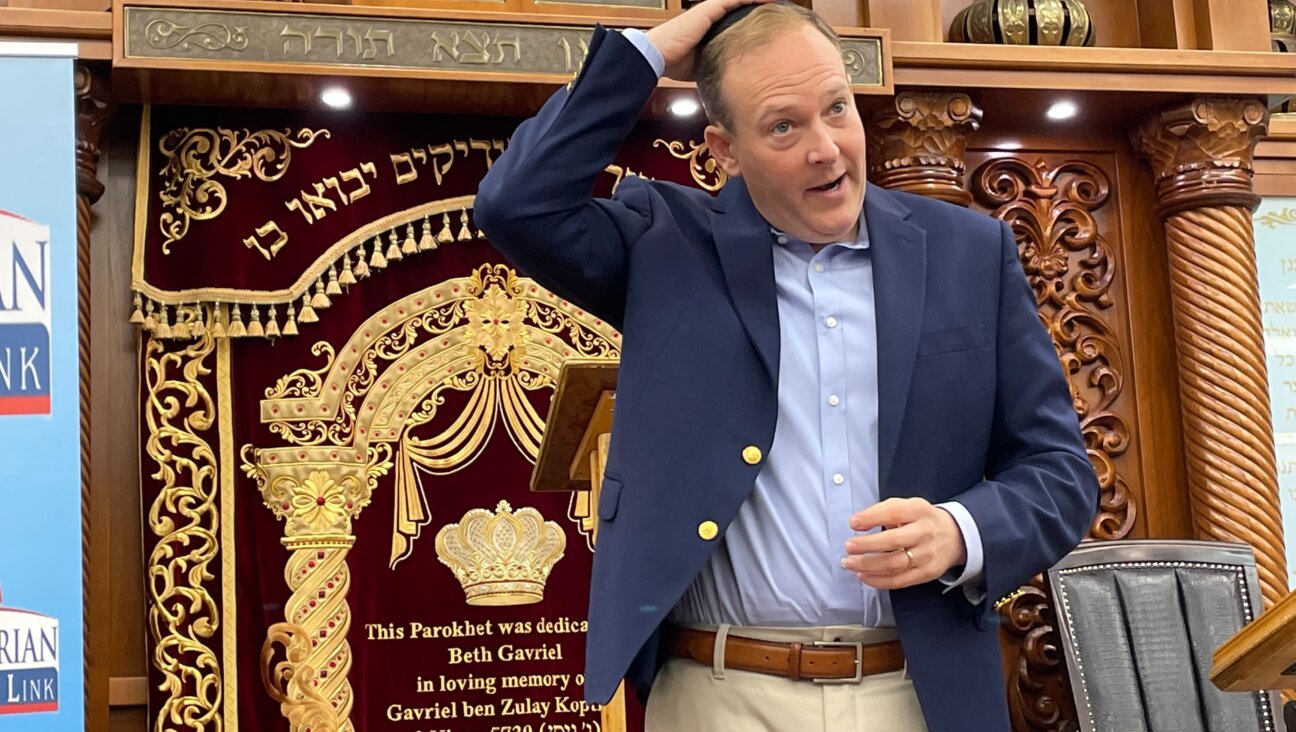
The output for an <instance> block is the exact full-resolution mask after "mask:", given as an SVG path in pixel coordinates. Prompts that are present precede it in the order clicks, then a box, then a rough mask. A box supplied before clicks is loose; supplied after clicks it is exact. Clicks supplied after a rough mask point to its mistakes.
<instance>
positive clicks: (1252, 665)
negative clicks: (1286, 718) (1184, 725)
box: [1211, 592, 1296, 714]
mask: <svg viewBox="0 0 1296 732" xmlns="http://www.w3.org/2000/svg"><path fill="white" fill-rule="evenodd" d="M1213 665H1214V668H1212V669H1211V681H1212V682H1214V684H1215V685H1216V686H1218V687H1219V688H1220V689H1223V690H1224V691H1267V690H1278V689H1281V690H1287V691H1292V690H1296V592H1293V593H1291V594H1289V595H1287V597H1285V598H1283V600H1282V601H1281V602H1279V603H1278V604H1277V605H1274V606H1273V607H1271V608H1269V609H1268V610H1267V611H1265V613H1264V614H1263V615H1261V616H1260V617H1258V618H1256V619H1255V620H1254V621H1252V622H1251V623H1250V624H1249V625H1247V626H1246V627H1244V628H1242V630H1239V631H1238V632H1237V634H1236V635H1234V636H1233V637H1232V638H1230V639H1229V640H1228V641H1226V642H1225V643H1224V645H1222V646H1220V647H1219V648H1217V649H1215V655H1214V657H1213ZM1275 711H1276V712H1277V713H1278V714H1281V713H1282V712H1281V710H1275Z"/></svg>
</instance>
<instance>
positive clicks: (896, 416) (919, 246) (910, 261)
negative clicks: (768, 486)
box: [864, 185, 927, 498]
mask: <svg viewBox="0 0 1296 732" xmlns="http://www.w3.org/2000/svg"><path fill="white" fill-rule="evenodd" d="M908 216H909V209H907V208H905V206H904V204H902V203H901V202H900V201H899V200H897V199H896V197H895V196H893V195H891V193H889V192H888V191H886V190H884V189H882V188H878V187H876V186H873V185H869V186H868V191H867V193H866V195H865V197H864V221H865V224H866V225H867V227H868V233H869V248H870V249H871V250H872V253H873V293H874V307H875V309H876V316H877V368H878V481H879V484H878V485H879V490H880V492H881V495H882V497H883V498H886V497H888V494H889V491H888V478H889V476H890V474H891V466H892V463H893V462H894V460H895V454H896V447H897V446H898V444H899V442H900V428H901V426H902V424H903V421H904V413H905V403H906V401H907V400H908V398H909V382H910V380H911V377H912V376H913V367H914V360H915V358H916V357H917V355H918V336H919V334H920V333H921V332H922V315H923V301H924V299H925V298H926V283H927V236H926V232H925V231H923V230H922V229H920V228H918V227H917V226H915V225H914V224H912V223H910V222H908V221H906V220H905V219H906V218H908Z"/></svg>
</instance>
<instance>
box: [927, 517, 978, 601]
mask: <svg viewBox="0 0 1296 732" xmlns="http://www.w3.org/2000/svg"><path fill="white" fill-rule="evenodd" d="M936 507H937V508H941V509H944V510H945V512H946V513H948V514H949V515H950V516H953V517H954V523H956V524H958V527H959V531H960V532H961V533H962V534H963V545H964V546H965V547H966V548H967V563H966V564H964V565H963V567H962V571H961V572H960V568H959V567H952V568H951V569H950V570H949V571H948V572H946V573H945V574H944V575H942V576H941V578H940V581H941V584H943V585H945V591H946V592H949V591H950V590H952V589H954V588H955V587H962V588H963V595H964V596H965V597H966V598H967V599H968V602H970V603H972V604H973V605H976V604H979V603H980V602H981V601H982V600H984V599H985V588H984V587H982V586H981V584H982V583H981V580H982V574H983V571H984V569H985V554H984V552H983V549H982V546H981V531H980V530H979V529H977V525H976V521H975V520H974V519H973V518H972V514H971V513H968V510H967V509H966V508H964V507H963V504H961V503H959V502H957V501H950V502H948V503H938V504H936Z"/></svg>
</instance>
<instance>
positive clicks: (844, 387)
mask: <svg viewBox="0 0 1296 732" xmlns="http://www.w3.org/2000/svg"><path fill="white" fill-rule="evenodd" d="M624 33H625V35H626V37H627V38H628V39H629V40H630V41H631V42H632V43H634V45H635V46H636V47H637V48H638V49H639V50H640V52H642V53H643V54H644V56H645V58H647V59H648V61H649V63H650V64H652V66H653V68H654V69H655V70H656V71H657V74H658V76H660V75H661V74H662V72H663V69H664V63H663V61H662V57H661V54H660V53H659V52H658V51H657V49H656V48H655V47H653V45H652V43H651V42H649V41H648V39H647V37H646V36H644V34H643V33H642V32H641V31H637V30H627V31H624ZM770 246H771V247H773V254H774V284H775V288H776V292H777V297H778V314H779V349H780V350H779V353H780V357H779V358H780V363H779V378H778V419H777V422H776V423H775V424H776V426H775V430H774V442H773V444H772V445H771V447H770V450H769V454H768V455H767V456H766V459H765V461H764V463H763V465H762V468H761V471H760V473H759V474H758V475H757V477H756V484H755V487H754V489H753V491H752V494H751V497H750V498H748V500H747V501H746V502H745V503H744V504H743V505H742V507H741V508H740V509H739V511H738V515H737V517H735V519H734V520H733V522H732V523H731V524H730V525H729V527H728V528H727V529H726V530H725V533H724V538H723V540H722V541H721V542H720V545H719V546H718V547H717V548H716V551H715V553H714V554H713V555H712V556H711V558H710V559H709V560H708V561H707V563H706V564H705V565H703V567H702V570H701V572H700V573H699V574H698V576H697V578H696V579H695V580H694V581H693V584H692V585H691V586H690V587H689V588H688V590H687V591H686V592H685V594H684V597H683V598H681V600H680V602H679V603H678V604H677V605H676V607H675V608H674V609H673V610H672V612H671V614H670V620H671V621H672V622H676V623H705V624H710V625H719V624H721V623H728V624H731V625H748V626H753V625H754V626H824V625H863V626H866V627H880V626H892V625H894V624H895V620H894V617H893V615H892V613H891V601H890V594H889V593H888V592H885V591H880V590H876V589H874V588H873V587H870V586H869V585H866V584H864V583H862V582H860V581H859V579H858V578H857V577H856V576H855V574H854V573H853V572H851V571H849V570H846V569H843V568H842V567H841V563H840V560H841V557H842V556H843V555H844V554H845V544H846V541H847V540H848V539H850V538H851V537H853V536H855V535H856V532H855V531H854V530H853V529H851V527H850V524H849V520H850V517H851V516H852V515H854V514H855V513H856V512H858V511H860V510H863V509H864V508H867V507H869V506H872V505H873V504H875V503H877V502H878V500H879V487H878V379H877V322H876V317H875V310H874V305H873V263H872V257H871V256H870V253H869V241H868V230H867V228H866V227H865V225H864V221H863V214H862V213H861V220H860V232H859V236H858V239H857V240H856V241H853V242H843V243H838V244H830V245H828V246H826V247H824V248H822V249H821V250H820V251H819V252H817V253H816V252H815V251H814V250H813V249H812V248H811V247H810V245H809V244H807V243H805V242H803V241H799V240H797V239H794V238H792V237H790V236H787V235H783V234H780V233H779V232H777V231H773V230H771V233H770ZM939 505H940V506H941V508H943V509H945V510H946V511H948V512H949V513H950V515H951V516H953V517H954V520H955V522H956V523H957V524H958V526H959V529H960V530H961V531H962V532H963V539H964V543H965V544H966V546H967V555H968V560H967V564H966V565H965V566H964V567H961V568H956V569H955V570H952V571H951V572H950V573H948V574H946V576H945V577H942V578H941V581H942V582H944V583H945V584H946V585H947V586H949V587H955V586H962V587H963V590H964V593H965V595H966V596H967V597H968V600H969V601H971V602H977V601H979V600H980V599H981V594H982V593H981V592H980V590H979V580H980V577H981V572H982V568H983V561H984V559H983V556H982V554H983V552H982V546H981V537H980V533H979V532H978V531H977V527H976V523H975V522H974V521H973V519H972V516H971V514H969V513H968V511H967V509H965V508H964V507H963V506H962V505H960V504H958V503H957V502H951V503H943V504H939Z"/></svg>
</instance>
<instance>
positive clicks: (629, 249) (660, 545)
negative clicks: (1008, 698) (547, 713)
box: [475, 28, 1098, 732]
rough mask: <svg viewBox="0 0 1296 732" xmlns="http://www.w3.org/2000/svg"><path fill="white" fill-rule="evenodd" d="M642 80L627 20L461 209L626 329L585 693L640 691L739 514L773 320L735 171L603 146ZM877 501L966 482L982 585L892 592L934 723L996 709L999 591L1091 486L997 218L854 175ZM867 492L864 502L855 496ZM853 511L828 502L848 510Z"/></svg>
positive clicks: (1048, 350) (1025, 575) (774, 384)
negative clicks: (621, 686)
mask: <svg viewBox="0 0 1296 732" xmlns="http://www.w3.org/2000/svg"><path fill="white" fill-rule="evenodd" d="M656 84H657V78H656V76H655V75H654V73H653V71H652V70H651V68H650V67H649V65H648V64H647V62H645V61H643V60H642V56H641V54H640V53H639V52H638V51H637V50H635V49H634V48H633V46H632V45H631V44H630V43H629V42H628V41H626V40H625V38H624V37H623V36H621V35H620V34H619V33H608V32H606V31H604V30H603V29H602V28H599V29H597V30H596V31H595V34H594V37H593V39H592V42H591V44H590V51H589V54H588V56H587V57H586V61H585V64H584V66H583V69H582V71H581V73H580V75H579V76H578V78H577V79H576V80H575V82H574V83H573V84H572V85H571V88H570V90H568V89H561V90H559V91H558V93H557V94H555V95H554V96H553V98H551V99H550V100H549V101H548V102H547V103H546V104H545V106H544V107H543V108H542V109H541V110H540V112H539V114H537V115H536V117H534V118H533V119H530V120H528V121H526V122H524V123H523V124H522V125H520V126H519V127H518V129H517V131H516V132H515V133H514V135H513V138H512V140H511V142H510V144H509V147H508V150H507V152H505V153H504V154H503V155H502V156H501V157H500V158H499V159H498V160H496V161H495V164H494V166H493V167H492V168H491V170H490V172H489V173H488V174H487V175H486V177H485V178H484V179H483V180H482V182H481V186H480V189H479V191H478V195H477V200H476V205H475V220H476V222H477V225H478V226H479V227H481V228H482V229H483V230H484V231H485V232H486V234H487V236H488V238H489V239H490V241H491V243H492V244H494V245H495V246H496V247H497V248H498V249H499V250H500V251H502V252H503V253H504V254H505V255H506V256H507V257H509V258H510V259H511V260H512V261H513V262H514V263H515V264H516V265H517V266H518V268H519V269H521V270H522V271H523V272H524V273H526V274H527V275H529V276H531V277H533V278H535V279H536V280H538V281H539V282H540V283H541V284H543V285H544V286H545V287H547V288H549V289H550V290H552V291H553V292H555V293H557V294H558V295H560V296H562V297H565V298H567V299H569V300H571V301H572V302H575V303H577V304H579V305H580V306H582V307H584V308H586V309H587V310H588V311H589V312H591V313H594V314H596V315H597V316H599V317H601V318H604V319H605V320H607V321H608V322H610V323H612V324H614V325H615V326H616V327H617V328H618V329H619V330H620V331H621V333H622V338H623V350H622V355H621V367H620V377H619V380H618V386H617V408H616V414H615V417H614V420H613V426H612V435H613V437H612V444H611V448H610V452H609V456H608V462H607V476H606V478H605V480H604V483H603V492H602V498H601V500H600V502H599V507H598V513H599V519H600V528H599V540H598V546H597V550H596V552H595V555H594V570H593V577H592V585H591V589H590V606H589V634H588V636H587V652H586V683H585V694H586V698H587V699H588V700H590V701H592V702H596V703H605V702H607V700H608V699H610V698H611V697H612V695H613V693H614V692H615V690H616V688H617V685H618V683H619V682H620V681H621V679H622V678H623V677H628V678H629V679H630V680H631V682H632V683H634V684H635V686H636V687H637V688H638V689H639V690H640V692H641V693H643V694H646V693H647V690H648V688H649V687H650V686H651V683H652V679H653V677H654V675H655V673H656V671H657V669H658V667H659V664H660V662H661V660H662V658H661V650H662V648H661V644H660V642H659V640H660V637H661V624H662V620H663V618H664V617H665V616H666V614H667V612H668V611H669V610H670V609H671V608H672V607H673V606H674V605H675V603H676V601H677V600H678V599H679V598H680V596H681V595H682V594H683V593H684V591H685V588H686V587H687V586H688V585H689V583H690V582H691V581H692V580H693V578H694V576H695V575H696V574H697V572H698V570H699V569H700V568H701V566H702V564H703V563H704V561H705V560H706V559H707V557H709V556H710V554H711V553H712V552H713V551H715V549H716V546H717V544H718V542H719V539H715V540H710V541H708V540H706V539H704V538H702V537H701V536H700V535H699V532H698V526H699V524H701V523H702V522H704V521H714V522H715V523H716V524H718V525H719V527H720V529H721V537H723V531H724V529H725V527H727V526H728V525H729V523H730V522H731V521H732V520H733V518H734V516H735V515H736V514H737V512H738V508H739V506H740V505H741V504H742V503H743V501H745V500H746V499H747V497H748V495H749V494H750V493H751V490H752V486H753V484H754V482H755V479H756V474H757V472H758V471H759V470H760V465H759V464H757V465H748V464H747V463H746V462H745V461H744V460H743V456H742V453H743V448H745V447H747V446H749V445H754V446H756V447H758V448H760V450H761V452H762V453H764V454H768V452H769V448H770V444H771V442H772V441H773V438H774V420H775V416H776V411H777V403H776V399H777V388H778V374H779V320H778V307H777V303H776V300H775V289H774V264H773V255H772V246H773V244H772V241H771V236H770V231H769V225H768V224H767V223H766V222H765V220H764V219H762V218H761V216H760V214H759V213H757V211H756V209H755V207H754V205H753V203H752V200H751V197H750V196H749V195H748V193H747V189H746V187H745V185H744V184H743V181H742V180H741V179H735V180H731V181H730V182H729V183H728V185H726V186H725V188H724V189H723V190H722V191H721V192H720V194H719V196H717V197H715V198H712V197H711V196H710V195H708V194H707V193H705V192H703V191H699V190H695V189H691V188H687V187H684V186H680V185H676V184H671V183H661V182H652V181H646V180H643V179H638V178H633V177H628V178H625V179H624V180H622V182H621V184H620V186H619V187H618V189H617V192H616V195H615V196H614V197H613V198H612V199H610V200H607V199H593V198H592V197H591V193H590V191H591V188H592V186H593V182H594V180H595V179H596V177H597V176H598V174H599V173H600V171H602V170H603V168H604V167H605V166H606V165H608V164H609V163H610V162H612V160H613V159H614V157H615V155H616V153H617V150H618V148H619V147H620V145H621V143H622V141H623V140H624V139H625V137H626V136H627V135H628V134H629V133H630V131H631V129H632V128H633V126H634V124H635V122H636V120H637V118H638V116H639V113H640V110H641V109H642V107H643V104H644V102H645V101H646V100H647V99H648V98H649V96H650V95H651V94H652V92H653V89H654V88H655V87H656ZM864 219H865V222H866V224H867V227H868V233H869V241H870V251H871V253H872V257H873V276H874V286H875V288H876V292H875V301H876V308H877V323H878V326H877V327H878V333H877V343H878V355H877V357H878V392H879V393H878V401H879V407H878V422H879V454H878V463H879V476H880V481H881V485H880V492H881V495H882V497H883V498H887V497H893V496H919V497H922V498H925V499H927V500H928V501H931V502H932V503H937V502H940V501H948V500H957V501H959V502H961V503H962V504H963V505H964V506H965V507H966V508H967V509H968V511H969V512H970V513H971V515H972V517H973V518H974V519H975V520H976V523H977V526H978V528H979V529H980V532H981V537H982V541H983V546H984V550H985V575H984V580H985V589H986V601H985V602H982V603H981V604H980V605H977V606H974V605H973V604H972V603H970V602H969V601H968V600H967V598H966V597H965V596H964V593H963V592H961V591H959V590H954V591H951V592H942V590H943V589H944V588H943V586H942V585H940V584H939V583H937V582H931V583H927V584H925V585H921V586H917V587H911V588H907V589H903V590H898V591H894V592H892V593H891V599H892V605H893V607H894V610H895V617H896V624H897V627H898V630H899V633H900V639H901V642H902V644H903V646H904V651H905V656H906V658H907V659H908V662H909V671H910V674H911V675H912V677H913V681H914V685H915V687H916V689H917V693H918V697H919V700H920V703H921V705H922V709H923V713H924V715H925V717H926V720H927V725H928V727H929V729H931V730H933V732H937V731H941V730H958V731H959V732H968V731H969V730H1004V729H1008V711H1007V705H1006V702H1005V690H1004V680H1003V674H1002V671H1001V660H1000V655H999V642H998V634H997V633H996V629H997V627H998V625H997V622H996V616H995V613H994V610H993V608H992V604H993V602H994V601H995V600H997V599H998V598H1000V597H1003V596H1004V595H1006V594H1008V593H1009V592H1011V591H1012V590H1014V589H1015V588H1017V587H1018V586H1019V585H1020V584H1022V583H1023V582H1025V581H1027V580H1028V579H1029V578H1030V577H1031V576H1032V575H1034V574H1036V573H1038V572H1040V571H1042V570H1043V569H1045V568H1046V567H1048V566H1050V565H1051V564H1053V563H1054V562H1055V561H1056V560H1057V559H1059V558H1060V557H1062V556H1063V555H1064V554H1066V553H1067V552H1068V551H1070V550H1071V549H1072V548H1073V547H1075V546H1076V544H1077V543H1078V542H1079V541H1080V539H1081V537H1082V536H1083V535H1084V534H1085V531H1086V529H1087V527H1088V525H1089V523H1090V521H1091V519H1092V518H1093V516H1094V513H1095V510H1096V506H1097V500H1098V485H1097V480H1096V478H1095V475H1094V471H1093V469H1092V467H1091V466H1090V464H1089V460H1088V458H1087V457H1086V454H1085V447H1084V444H1083V442H1082V440H1081V436H1080V432H1079V428H1078V422H1077V418H1076V414H1075V412H1074V410H1073V408H1072V405H1071V398H1070V392H1069V389H1068V386H1067V383H1066V381H1065V379H1064V377H1063V374H1062V370H1061V367H1060V364H1059V361H1058V358H1057V354H1056V351H1055V350H1054V347H1053V344H1052V342H1051V341H1050V339H1049V337H1048V335H1047V334H1046V332H1045V330H1044V328H1043V327H1042V326H1041V324H1040V321H1039V318H1038V315H1037V311H1036V306H1035V299H1034V297H1033V295H1032V293H1031V291H1030V288H1029V287H1028V285H1027V283H1026V280H1025V277H1024V275H1023V273H1022V269H1021V266H1020V263H1019V262H1018V255H1017V247H1016V244H1015V242H1014V239H1013V236H1012V233H1011V231H1010V230H1009V228H1008V227H1007V226H1006V225H1005V224H1003V223H1002V222H1000V221H998V220H996V219H993V218H990V217H988V216H985V215H982V214H979V213H975V212H970V211H967V210H965V209H962V208H959V207H957V206H953V205H950V204H946V203H942V202H939V201H935V200H931V199H927V198H922V197H919V196H913V195H908V194H903V193H896V192H891V191H887V190H885V189H881V188H877V187H875V186H869V187H868V189H867V191H866V194H865V203H864ZM859 508H861V509H862V508H865V507H864V506H860V507H859ZM848 518H849V517H848V516H843V517H842V520H843V521H846V520H847V519H848Z"/></svg>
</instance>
